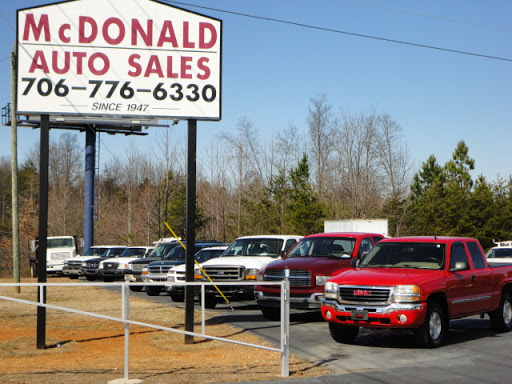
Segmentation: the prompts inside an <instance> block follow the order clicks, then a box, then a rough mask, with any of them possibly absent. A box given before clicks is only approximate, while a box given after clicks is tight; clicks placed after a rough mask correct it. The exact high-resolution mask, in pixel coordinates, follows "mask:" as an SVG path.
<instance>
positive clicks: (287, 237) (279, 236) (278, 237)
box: [235, 235, 304, 240]
mask: <svg viewBox="0 0 512 384" xmlns="http://www.w3.org/2000/svg"><path fill="white" fill-rule="evenodd" d="M298 237H299V238H303V237H304V236H301V235H253V236H241V237H237V238H236V239H235V240H240V239H260V238H262V239H296V238H298Z"/></svg>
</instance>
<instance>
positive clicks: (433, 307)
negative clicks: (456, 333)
mask: <svg viewBox="0 0 512 384" xmlns="http://www.w3.org/2000/svg"><path fill="white" fill-rule="evenodd" d="M447 328H448V322H447V320H446V315H445V313H444V310H443V308H442V307H441V305H440V304H439V303H437V302H431V303H428V305H427V315H426V316H425V322H424V323H423V325H422V326H421V327H420V328H418V329H417V330H415V331H414V336H415V338H416V341H417V342H418V344H419V345H420V346H422V347H425V348H437V347H440V346H441V345H443V343H444V339H445V337H446V331H447Z"/></svg>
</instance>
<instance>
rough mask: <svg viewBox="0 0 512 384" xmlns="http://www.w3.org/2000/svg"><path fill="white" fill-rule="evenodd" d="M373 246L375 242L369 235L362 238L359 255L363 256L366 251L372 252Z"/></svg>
mask: <svg viewBox="0 0 512 384" xmlns="http://www.w3.org/2000/svg"><path fill="white" fill-rule="evenodd" d="M372 248H373V244H372V241H371V240H370V238H369V237H367V238H365V239H362V240H361V246H360V247H359V255H358V257H362V256H363V253H364V252H370V250H371V249H372Z"/></svg>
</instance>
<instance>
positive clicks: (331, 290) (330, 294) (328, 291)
mask: <svg viewBox="0 0 512 384" xmlns="http://www.w3.org/2000/svg"><path fill="white" fill-rule="evenodd" d="M324 297H325V298H326V299H333V300H336V299H338V284H336V283H333V282H332V281H327V282H326V283H325V286H324Z"/></svg>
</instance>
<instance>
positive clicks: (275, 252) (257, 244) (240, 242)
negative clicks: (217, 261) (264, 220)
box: [222, 237, 283, 257]
mask: <svg viewBox="0 0 512 384" xmlns="http://www.w3.org/2000/svg"><path fill="white" fill-rule="evenodd" d="M282 247H283V240H282V239H267V238H261V237H258V238H249V239H237V240H235V241H234V242H233V243H231V245H230V246H229V247H228V249H226V250H225V251H224V253H223V254H222V256H223V257H224V256H266V257H269V256H270V257H277V256H279V253H280V251H281V249H282Z"/></svg>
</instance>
